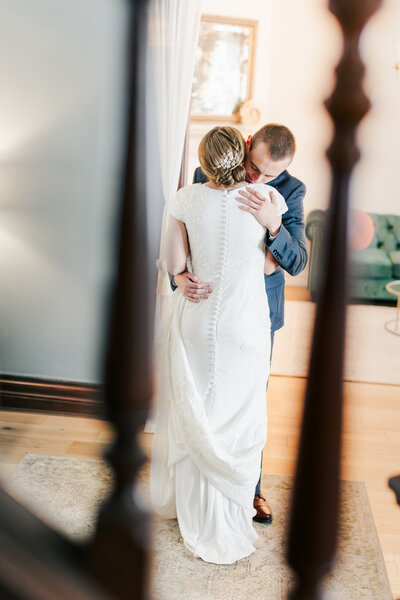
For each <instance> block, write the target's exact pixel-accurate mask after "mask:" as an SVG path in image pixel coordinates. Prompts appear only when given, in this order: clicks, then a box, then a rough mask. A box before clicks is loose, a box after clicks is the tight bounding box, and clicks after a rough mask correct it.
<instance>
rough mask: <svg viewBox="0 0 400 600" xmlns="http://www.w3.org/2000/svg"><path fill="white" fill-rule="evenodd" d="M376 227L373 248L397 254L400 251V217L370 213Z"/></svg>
mask: <svg viewBox="0 0 400 600" xmlns="http://www.w3.org/2000/svg"><path fill="white" fill-rule="evenodd" d="M369 214H370V216H371V218H372V220H373V222H374V226H375V235H374V237H373V239H372V242H371V245H370V247H371V248H378V249H379V250H386V252H395V251H396V250H400V216H398V215H377V214H375V213H369Z"/></svg>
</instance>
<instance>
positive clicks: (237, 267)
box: [150, 124, 307, 564]
mask: <svg viewBox="0 0 400 600" xmlns="http://www.w3.org/2000/svg"><path fill="white" fill-rule="evenodd" d="M294 152H295V140H294V137H293V135H292V133H291V132H290V131H289V130H288V129H287V128H286V127H284V126H281V125H275V124H271V125H266V126H264V127H262V128H261V129H260V130H259V131H258V132H257V133H256V134H255V135H254V136H253V137H252V138H249V139H248V141H247V148H246V143H245V141H244V139H243V137H242V135H241V133H240V132H239V131H238V130H236V129H234V128H232V127H215V128H214V129H212V130H211V131H210V132H208V133H207V134H206V135H205V136H204V138H203V140H202V141H201V143H200V147H199V161H200V165H201V167H200V168H198V169H196V172H195V177H194V185H191V186H187V187H185V188H182V189H181V190H179V192H178V193H177V195H176V197H175V199H174V201H173V202H172V205H171V207H170V221H169V228H168V234H167V266H168V271H169V272H170V273H171V275H172V276H173V277H172V280H171V284H172V285H173V287H175V289H176V288H177V289H176V291H175V292H174V294H173V297H172V299H171V302H170V305H169V309H168V312H167V315H166V316H165V318H164V319H163V323H162V327H161V328H160V330H161V333H160V336H159V340H158V348H157V350H158V374H159V381H158V388H159V391H158V402H157V408H156V415H155V434H154V440H153V450H152V464H151V471H150V489H151V497H152V504H153V507H154V509H155V511H156V512H157V513H158V514H160V515H162V516H163V517H166V518H177V519H178V523H179V528H180V532H181V534H182V538H183V542H184V544H185V546H186V547H187V548H188V549H189V550H190V551H191V552H192V553H193V554H194V555H195V556H198V557H200V558H202V559H203V560H205V561H208V562H213V563H218V564H230V563H234V562H236V561H237V560H239V559H241V558H244V557H246V556H249V555H250V554H251V553H252V552H253V551H254V549H255V548H254V546H253V542H254V541H255V540H256V539H257V537H258V536H257V534H256V532H255V530H254V528H253V523H252V522H253V520H256V521H260V522H266V523H268V522H271V521H272V514H271V509H270V507H269V506H268V503H267V501H266V500H265V498H264V496H263V495H262V493H261V490H260V481H261V467H260V464H261V462H262V451H263V448H264V445H265V442H266V438H267V412H266V398H265V391H266V386H267V383H268V376H269V367H270V356H271V347H272V343H273V337H274V332H275V331H276V330H277V329H279V328H280V327H282V325H283V307H284V275H283V271H282V269H284V270H286V271H287V272H289V273H290V274H291V275H296V274H297V273H299V272H301V271H302V270H303V269H304V267H305V264H306V261H307V252H306V243H305V237H304V217H303V198H304V194H305V186H304V185H303V184H302V183H301V182H300V181H299V180H298V179H295V178H294V177H292V176H291V175H290V174H289V173H288V172H287V170H286V168H287V167H288V166H289V164H290V162H291V161H292V159H293V155H294Z"/></svg>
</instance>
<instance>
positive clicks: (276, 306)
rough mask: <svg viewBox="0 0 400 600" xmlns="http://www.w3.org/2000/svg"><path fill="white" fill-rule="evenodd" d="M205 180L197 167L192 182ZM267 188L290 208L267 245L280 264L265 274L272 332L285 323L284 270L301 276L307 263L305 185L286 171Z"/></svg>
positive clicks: (267, 236)
mask: <svg viewBox="0 0 400 600" xmlns="http://www.w3.org/2000/svg"><path fill="white" fill-rule="evenodd" d="M206 181H207V177H206V176H205V175H204V173H203V171H202V170H201V167H197V169H196V170H195V172H194V177H193V183H205V182H206ZM268 185H270V186H272V187H274V188H275V189H277V190H278V192H280V193H281V194H282V196H283V197H284V198H285V201H286V204H287V206H288V210H287V212H286V213H285V214H284V215H282V225H281V228H280V230H279V233H278V235H277V236H276V238H275V239H274V240H270V239H269V235H268V231H267V234H266V236H265V243H266V245H267V247H268V248H269V250H270V251H271V252H272V254H273V256H274V258H275V260H276V261H277V263H278V264H279V267H278V268H277V269H276V270H275V271H274V273H272V274H271V275H264V278H265V290H266V292H267V295H268V303H269V310H270V318H271V333H273V332H275V331H276V330H277V329H280V328H281V327H282V326H283V323H284V308H285V278H284V275H283V270H284V271H287V272H288V273H289V274H290V275H298V274H299V273H301V272H302V270H303V269H304V268H305V266H306V264H307V247H306V238H305V227H304V209H303V198H304V196H305V193H306V186H305V185H304V183H302V182H301V181H300V180H299V179H296V177H292V175H290V174H289V173H288V172H287V171H283V173H281V174H280V175H278V177H276V178H275V179H273V180H272V181H269V182H268ZM282 269H283V270H282Z"/></svg>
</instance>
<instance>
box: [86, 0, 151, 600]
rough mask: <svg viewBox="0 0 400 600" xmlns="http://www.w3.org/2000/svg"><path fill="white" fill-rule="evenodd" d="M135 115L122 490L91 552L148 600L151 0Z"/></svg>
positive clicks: (125, 250) (118, 463)
mask: <svg viewBox="0 0 400 600" xmlns="http://www.w3.org/2000/svg"><path fill="white" fill-rule="evenodd" d="M131 6H132V32H131V47H130V49H129V57H128V63H129V64H130V65H131V68H130V90H129V94H130V117H129V140H128V151H127V163H126V176H125V191H124V197H123V203H122V209H121V211H120V215H121V218H120V233H119V259H118V268H117V275H116V281H115V286H114V293H113V296H112V302H111V310H110V319H109V328H108V341H107V349H106V360H105V371H104V389H105V402H106V411H107V414H108V417H109V419H110V421H111V423H112V424H113V425H114V427H115V434H116V440H115V443H114V444H113V445H112V446H111V448H110V450H109V452H108V454H107V458H108V460H109V462H110V463H111V465H112V467H113V470H114V473H115V480H116V483H115V488H114V490H113V493H112V495H111V497H110V499H109V500H108V501H107V502H106V503H105V505H104V506H103V507H102V509H101V511H100V515H99V520H98V525H97V531H96V535H95V537H94V539H93V541H92V542H91V544H90V545H89V546H88V548H87V550H86V558H85V560H86V561H87V564H88V566H89V569H90V570H91V572H92V573H93V574H94V576H95V577H96V579H97V580H99V581H100V582H101V583H102V584H103V586H104V587H105V589H107V590H108V591H109V592H110V593H111V594H112V596H113V597H115V598H121V599H122V598H123V599H127V600H128V599H129V600H133V599H135V600H142V599H144V598H148V578H149V572H150V550H151V544H150V532H149V525H150V523H149V521H150V516H149V513H148V512H147V510H146V509H145V508H144V507H143V506H142V505H141V504H140V500H139V499H138V496H137V493H136V484H135V480H136V476H137V473H138V470H139V468H140V467H141V466H142V464H143V463H144V461H145V456H144V454H143V452H142V450H141V449H140V447H139V443H138V437H137V435H138V432H139V430H140V429H141V428H142V427H143V425H144V423H145V420H146V416H147V413H148V409H149V406H150V400H151V396H152V375H151V359H150V357H151V345H152V339H153V335H152V329H153V315H154V301H153V297H154V296H155V293H154V291H153V293H152V294H151V293H150V290H149V282H150V278H149V273H150V269H151V268H154V265H153V266H151V265H150V264H149V256H148V250H147V248H148V240H147V222H146V164H145V155H146V152H145V148H144V145H145V143H146V141H147V139H150V141H151V140H152V139H154V138H153V136H152V135H151V133H150V134H149V133H148V132H146V131H145V105H146V98H145V89H146V72H145V69H146V59H145V55H146V44H147V30H148V15H147V11H148V6H147V0H133V1H132V2H131Z"/></svg>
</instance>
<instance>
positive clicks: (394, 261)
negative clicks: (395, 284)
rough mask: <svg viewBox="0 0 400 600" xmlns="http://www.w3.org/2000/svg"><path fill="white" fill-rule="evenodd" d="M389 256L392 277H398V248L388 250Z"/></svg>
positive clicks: (399, 269) (399, 268)
mask: <svg viewBox="0 0 400 600" xmlns="http://www.w3.org/2000/svg"><path fill="white" fill-rule="evenodd" d="M389 258H390V260H391V261H392V265H393V275H394V277H395V278H396V279H400V250H397V251H396V252H390V253H389Z"/></svg>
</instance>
